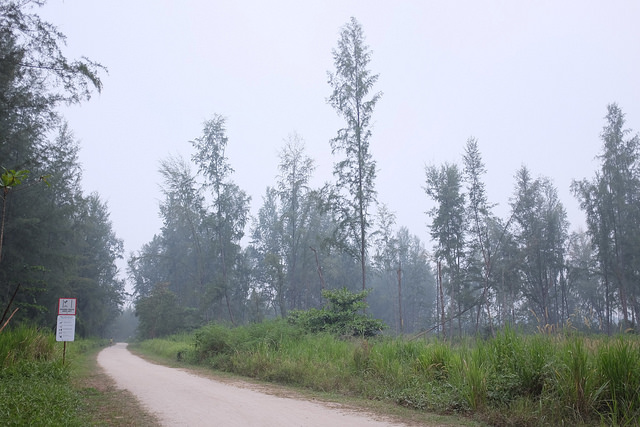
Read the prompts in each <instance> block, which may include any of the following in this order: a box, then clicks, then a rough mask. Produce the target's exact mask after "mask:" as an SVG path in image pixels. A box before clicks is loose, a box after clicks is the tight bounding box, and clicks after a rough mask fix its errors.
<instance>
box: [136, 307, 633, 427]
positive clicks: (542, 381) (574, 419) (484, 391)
mask: <svg viewBox="0 0 640 427" xmlns="http://www.w3.org/2000/svg"><path fill="white" fill-rule="evenodd" d="M149 343H150V345H151V346H158V348H159V350H158V352H160V351H163V352H164V354H166V355H167V357H169V358H170V359H172V360H173V359H175V357H176V353H175V352H176V351H177V352H182V354H183V356H185V357H183V359H182V360H185V361H192V362H195V363H200V364H205V365H207V366H210V367H213V368H215V369H220V370H224V371H228V372H234V373H237V374H241V375H246V376H250V377H253V378H259V379H262V380H267V381H274V382H279V383H283V384H293V385H297V386H302V387H308V388H311V389H314V390H320V391H330V392H337V393H345V394H349V395H353V394H357V395H359V396H362V397H365V398H369V399H377V400H385V401H391V402H395V403H396V404H398V405H402V406H406V407H410V408H414V409H417V410H427V411H432V412H439V413H463V414H467V415H468V416H470V417H472V418H474V419H477V420H481V421H484V422H486V423H488V424H490V425H522V426H538V425H561V424H564V425H636V424H637V423H638V422H639V421H640V408H639V405H640V398H639V396H638V391H639V390H640V351H639V350H640V340H639V339H638V337H637V336H630V335H627V336H623V337H619V338H616V339H615V340H610V339H608V338H606V337H579V336H574V337H565V336H561V335H541V334H537V335H532V336H526V335H522V334H520V333H516V332H515V331H514V330H512V329H506V330H504V331H501V332H500V333H499V334H498V335H497V336H496V337H495V338H491V339H488V340H468V341H465V342H462V343H459V344H455V345H454V344H451V343H447V342H443V341H437V340H435V341H434V340H427V341H411V340H407V339H402V338H390V337H383V336H378V337H374V338H369V339H357V338H354V339H349V340H344V339H340V338H338V337H335V336H333V335H330V334H326V333H318V334H309V333H305V332H304V331H303V330H301V329H300V328H298V327H296V326H293V325H290V324H289V323H288V322H286V321H284V320H283V319H278V320H274V321H267V322H264V323H260V324H253V325H249V326H246V327H235V328H227V327H225V326H222V325H209V326H207V327H204V328H201V329H200V330H198V331H197V333H196V334H195V343H194V339H193V337H192V338H191V339H189V338H188V337H187V336H185V335H180V336H178V337H175V338H173V337H172V338H171V339H165V340H153V341H151V342H149ZM145 344H146V343H143V345H145ZM168 349H172V350H171V351H167V350H168Z"/></svg>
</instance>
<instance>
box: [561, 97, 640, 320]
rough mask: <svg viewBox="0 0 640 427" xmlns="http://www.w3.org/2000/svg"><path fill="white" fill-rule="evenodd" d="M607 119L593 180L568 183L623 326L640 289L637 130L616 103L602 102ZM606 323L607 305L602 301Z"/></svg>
mask: <svg viewBox="0 0 640 427" xmlns="http://www.w3.org/2000/svg"><path fill="white" fill-rule="evenodd" d="M605 119H606V122H607V123H606V125H605V126H604V128H603V130H602V133H601V135H600V137H601V139H602V142H603V147H602V154H601V155H600V156H599V158H600V160H601V162H602V164H601V167H600V170H599V171H598V172H597V173H596V176H595V178H594V179H593V180H591V181H589V180H586V179H585V180H582V181H574V182H573V184H572V189H573V192H574V194H575V195H576V197H578V199H579V200H580V204H581V207H582V209H583V210H584V211H585V213H586V216H587V227H588V232H589V235H590V236H591V240H592V243H593V245H594V247H595V248H596V250H597V254H598V261H599V264H600V270H601V275H602V278H603V281H604V283H605V294H606V295H607V296H608V295H609V286H610V284H611V285H613V286H615V288H616V289H617V296H618V302H619V306H620V311H621V314H622V317H623V321H624V325H625V327H628V326H629V325H630V324H631V322H630V319H629V316H630V312H631V310H630V308H631V307H630V305H631V306H632V307H633V308H634V309H633V311H634V312H635V313H637V312H638V310H640V307H638V306H637V305H638V296H640V295H639V294H640V292H639V291H640V290H639V289H638V286H637V285H636V284H637V283H638V277H639V271H638V269H637V268H636V266H637V265H638V262H640V249H639V248H640V244H639V243H638V242H640V231H639V230H638V227H637V224H638V222H639V221H640V170H639V168H640V162H639V160H640V136H638V134H636V135H633V136H630V134H631V130H629V129H625V128H624V126H625V115H624V113H623V112H622V110H621V109H620V107H618V105H617V104H610V105H608V106H607V115H606V118H605ZM607 307H608V308H607V312H608V313H607V325H609V323H610V318H611V311H612V308H611V307H610V306H609V304H607Z"/></svg>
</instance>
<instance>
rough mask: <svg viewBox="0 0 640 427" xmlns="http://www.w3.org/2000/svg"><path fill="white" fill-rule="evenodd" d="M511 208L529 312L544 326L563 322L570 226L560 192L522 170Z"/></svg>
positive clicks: (543, 180)
mask: <svg viewBox="0 0 640 427" xmlns="http://www.w3.org/2000/svg"><path fill="white" fill-rule="evenodd" d="M511 208H512V215H513V219H514V225H515V227H516V231H515V233H514V234H515V238H516V241H517V243H518V249H519V262H520V266H521V269H520V271H521V274H522V277H523V284H524V287H523V293H524V297H525V298H526V300H527V302H528V304H529V308H530V309H531V310H532V311H533V312H534V313H535V314H536V316H538V319H539V321H541V322H542V323H543V326H546V325H550V324H557V323H558V322H559V321H564V320H566V318H565V319H561V318H560V316H561V311H562V310H561V306H560V304H559V303H558V298H559V292H560V291H559V284H560V279H561V274H562V273H563V271H564V268H565V265H564V264H565V261H564V258H565V255H564V251H565V248H566V241H567V237H568V236H567V228H568V222H567V219H566V211H565V209H564V207H563V205H562V203H560V201H559V199H558V195H557V190H556V189H555V187H554V186H553V184H552V183H551V181H550V180H549V179H547V178H538V179H533V178H532V177H531V174H530V172H529V169H527V167H526V166H523V167H522V168H520V169H519V170H518V172H517V173H516V188H515V191H514V197H513V199H512V202H511Z"/></svg>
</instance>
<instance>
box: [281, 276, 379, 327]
mask: <svg viewBox="0 0 640 427" xmlns="http://www.w3.org/2000/svg"><path fill="white" fill-rule="evenodd" d="M370 292H371V290H366V291H362V292H358V293H353V292H351V291H349V290H348V289H347V288H342V289H334V290H324V291H322V296H323V297H324V298H325V299H327V305H326V306H325V307H324V308H322V309H315V308H312V309H309V310H307V311H300V310H295V311H291V312H290V313H289V317H288V318H287V319H288V320H289V322H290V323H291V324H294V325H298V326H300V327H302V329H304V330H306V331H309V332H311V333H319V332H328V333H330V334H333V335H337V336H346V337H371V336H374V335H376V334H378V333H379V332H380V331H382V330H383V329H385V328H386V325H385V324H384V323H383V322H382V321H380V320H378V319H373V318H372V317H371V316H368V315H366V314H364V313H363V311H364V310H365V309H366V307H367V303H366V302H365V301H364V299H365V298H366V297H367V295H369V293H370Z"/></svg>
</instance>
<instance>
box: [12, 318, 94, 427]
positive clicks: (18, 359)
mask: <svg viewBox="0 0 640 427" xmlns="http://www.w3.org/2000/svg"><path fill="white" fill-rule="evenodd" d="M69 374H70V371H69V365H68V364H67V365H63V364H62V360H61V352H60V349H59V347H58V348H56V342H55V338H54V336H53V334H51V333H45V332H43V331H42V330H40V329H38V328H35V327H29V326H25V325H22V326H20V327H18V328H15V329H9V330H5V331H4V332H3V333H1V334H0V419H2V420H3V421H2V423H3V425H7V426H23V425H42V426H55V425H60V423H61V420H64V423H65V425H69V426H81V425H84V423H83V422H82V421H81V419H80V417H79V415H78V407H79V405H80V399H79V396H78V394H77V393H76V392H75V391H74V390H73V388H72V387H71V384H70V376H69Z"/></svg>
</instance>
